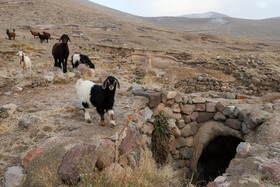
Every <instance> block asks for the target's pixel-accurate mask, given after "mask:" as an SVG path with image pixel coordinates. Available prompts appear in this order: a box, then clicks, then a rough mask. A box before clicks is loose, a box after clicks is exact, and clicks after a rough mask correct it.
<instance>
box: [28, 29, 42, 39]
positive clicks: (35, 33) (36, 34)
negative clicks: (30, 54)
mask: <svg viewBox="0 0 280 187" xmlns="http://www.w3.org/2000/svg"><path fill="white" fill-rule="evenodd" d="M30 32H31V34H32V35H33V36H34V38H35V36H39V34H40V32H36V31H33V30H30Z"/></svg>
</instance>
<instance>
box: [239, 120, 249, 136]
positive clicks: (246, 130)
mask: <svg viewBox="0 0 280 187" xmlns="http://www.w3.org/2000/svg"><path fill="white" fill-rule="evenodd" d="M241 129H242V132H243V133H245V134H248V133H250V132H251V129H249V128H248V126H247V125H246V123H244V122H243V123H241Z"/></svg>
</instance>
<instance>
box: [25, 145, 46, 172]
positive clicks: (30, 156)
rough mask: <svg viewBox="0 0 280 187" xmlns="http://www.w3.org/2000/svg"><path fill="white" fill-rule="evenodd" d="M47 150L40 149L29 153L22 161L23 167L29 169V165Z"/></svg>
mask: <svg viewBox="0 0 280 187" xmlns="http://www.w3.org/2000/svg"><path fill="white" fill-rule="evenodd" d="M44 151H45V150H44V149H41V148H39V147H37V148H35V149H33V150H31V151H29V152H28V153H27V154H26V155H25V156H24V158H23V160H22V165H23V167H25V168H26V167H27V166H28V165H29V163H30V162H31V161H32V160H33V159H34V158H36V157H37V156H40V155H41V154H42V153H43V152H44Z"/></svg>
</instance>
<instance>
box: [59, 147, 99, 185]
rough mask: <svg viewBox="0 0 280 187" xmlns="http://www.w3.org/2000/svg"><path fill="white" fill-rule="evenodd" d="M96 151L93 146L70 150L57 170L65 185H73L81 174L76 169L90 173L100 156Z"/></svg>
mask: <svg viewBox="0 0 280 187" xmlns="http://www.w3.org/2000/svg"><path fill="white" fill-rule="evenodd" d="M96 149H97V147H96V146H95V145H93V144H85V145H78V146H76V147H74V148H72V149H70V150H69V151H68V152H67V153H66V154H65V156H64V158H63V160H62V163H61V165H60V167H59V168H58V174H59V176H60V178H61V179H62V180H63V181H64V182H65V183H66V184H75V183H77V182H78V180H79V177H80V174H79V173H80V172H81V171H80V170H79V169H78V168H82V169H83V173H86V172H88V173H91V172H92V168H94V167H95V164H96V162H97V160H98V158H99V156H100V153H98V151H97V150H96Z"/></svg>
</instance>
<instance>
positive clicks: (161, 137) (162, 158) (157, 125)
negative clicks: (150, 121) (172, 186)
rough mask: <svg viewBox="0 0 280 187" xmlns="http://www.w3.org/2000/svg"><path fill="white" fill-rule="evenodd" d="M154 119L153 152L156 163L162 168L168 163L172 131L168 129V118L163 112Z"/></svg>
mask: <svg viewBox="0 0 280 187" xmlns="http://www.w3.org/2000/svg"><path fill="white" fill-rule="evenodd" d="M154 118H155V121H154V130H153V132H152V152H153V157H154V158H155V160H156V162H157V163H158V164H159V165H160V166H162V165H164V164H166V163H167V161H168V154H169V146H168V142H169V136H170V130H169V128H168V122H167V118H166V117H165V116H164V115H163V111H161V112H160V113H159V114H158V115H155V116H154Z"/></svg>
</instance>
